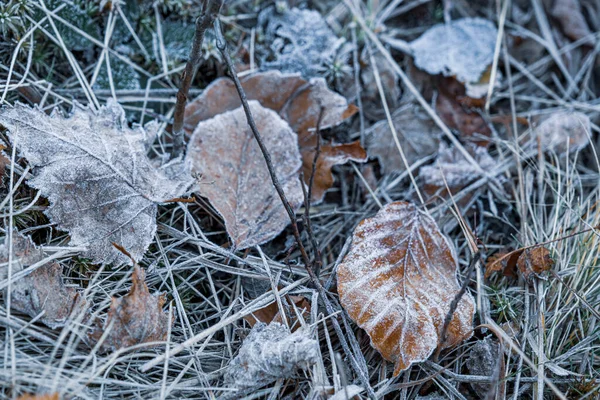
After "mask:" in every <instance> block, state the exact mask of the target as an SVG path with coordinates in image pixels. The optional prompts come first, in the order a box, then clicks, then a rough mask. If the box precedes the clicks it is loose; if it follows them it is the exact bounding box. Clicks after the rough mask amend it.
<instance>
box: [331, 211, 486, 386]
mask: <svg viewBox="0 0 600 400" xmlns="http://www.w3.org/2000/svg"><path fill="white" fill-rule="evenodd" d="M457 266H458V265H457V261H456V256H455V255H454V250H453V248H452V246H451V244H450V242H449V241H448V239H447V238H446V237H445V236H444V235H443V234H442V233H441V232H440V231H439V228H438V227H437V225H436V223H435V221H433V219H432V218H431V217H430V216H429V215H427V214H426V213H424V212H423V211H420V210H418V209H417V208H416V207H415V206H414V205H412V204H410V203H405V202H396V203H390V204H388V205H386V206H385V207H384V208H382V209H381V210H380V211H379V212H378V213H377V214H376V215H375V216H374V217H373V218H368V219H365V220H363V221H362V222H361V223H360V224H359V225H358V226H357V227H356V229H355V230H354V234H353V236H352V246H351V248H350V251H349V252H348V254H347V255H346V256H345V257H344V259H343V261H342V263H341V264H340V265H339V267H338V271H337V274H338V293H339V294H340V301H341V303H342V305H343V306H344V308H345V309H346V311H348V314H349V315H350V317H351V318H352V319H353V320H354V321H356V323H357V324H358V325H359V326H360V327H361V328H363V329H364V330H365V331H366V332H367V333H368V334H369V337H370V338H371V344H372V345H373V347H375V348H376V349H377V350H379V352H380V353H381V354H382V356H383V357H384V358H385V359H387V360H389V361H392V362H394V363H395V369H394V375H398V374H399V373H400V372H402V371H404V370H406V369H407V368H408V367H410V366H411V365H412V364H413V363H415V362H420V361H424V360H426V359H427V358H428V357H429V356H430V355H431V354H432V353H433V351H434V350H435V349H436V348H437V347H438V346H444V347H452V346H455V345H457V344H458V343H460V342H461V341H463V340H464V339H466V338H468V337H470V336H471V334H472V322H473V313H474V309H475V305H474V302H473V299H472V297H471V296H470V295H469V294H465V296H464V297H463V298H462V299H461V301H460V302H459V303H458V307H457V308H456V311H455V313H454V314H453V317H452V320H451V323H450V326H449V328H448V339H447V340H446V341H445V342H444V343H441V338H440V335H441V331H442V329H443V325H444V319H445V317H446V314H447V313H448V312H449V310H450V303H451V302H452V300H453V299H454V297H455V295H456V294H457V293H458V291H459V289H460V287H459V285H458V281H457V279H456V270H457Z"/></svg>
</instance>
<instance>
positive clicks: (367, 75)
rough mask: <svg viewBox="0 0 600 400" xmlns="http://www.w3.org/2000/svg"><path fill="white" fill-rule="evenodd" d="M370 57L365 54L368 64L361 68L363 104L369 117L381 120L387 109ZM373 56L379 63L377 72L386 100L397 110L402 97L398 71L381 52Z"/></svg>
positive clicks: (364, 110) (389, 105) (391, 107)
mask: <svg viewBox="0 0 600 400" xmlns="http://www.w3.org/2000/svg"><path fill="white" fill-rule="evenodd" d="M365 51H366V49H365ZM369 58H370V57H364V56H363V59H364V60H365V62H366V63H367V65H366V66H365V67H364V68H361V71H360V78H361V81H362V90H361V97H362V106H363V112H364V114H365V115H366V116H367V118H370V119H373V120H379V119H383V118H385V110H384V109H383V107H382V105H381V95H380V94H379V89H378V88H377V82H376V81H375V75H374V74H375V68H374V66H373V65H372V64H371V62H370V59H369ZM373 58H374V59H375V63H376V64H377V65H376V67H377V73H378V74H379V79H381V86H383V93H384V95H385V101H386V102H387V105H388V107H389V108H390V109H391V110H395V109H396V108H397V106H398V99H399V98H400V86H398V77H397V75H396V72H395V71H394V69H393V68H392V66H391V65H390V63H389V62H388V61H387V60H386V59H385V57H384V56H382V55H381V53H379V52H378V53H377V54H375V55H374V57H373Z"/></svg>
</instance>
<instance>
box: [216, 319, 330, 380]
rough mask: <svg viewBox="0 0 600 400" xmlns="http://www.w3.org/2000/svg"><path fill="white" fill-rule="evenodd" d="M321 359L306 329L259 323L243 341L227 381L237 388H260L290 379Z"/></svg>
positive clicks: (274, 323) (229, 369)
mask: <svg viewBox="0 0 600 400" xmlns="http://www.w3.org/2000/svg"><path fill="white" fill-rule="evenodd" d="M318 358H319V346H318V342H317V341H316V340H315V339H312V338H311V337H310V334H309V332H308V331H307V330H305V329H299V330H297V331H296V332H294V333H290V331H289V329H288V328H287V327H286V326H285V325H283V324H280V323H278V322H272V323H270V324H269V325H267V324H265V323H263V322H259V323H257V324H256V325H254V327H253V328H252V330H251V331H250V334H249V335H248V336H247V337H246V339H245V340H244V342H243V344H242V347H241V348H240V350H239V353H238V355H237V356H235V358H234V359H233V360H232V361H231V362H230V363H229V365H228V366H227V369H226V371H225V383H226V384H227V385H228V386H235V387H238V388H249V387H259V386H263V385H266V384H269V383H271V382H274V381H276V380H277V379H280V378H290V377H292V376H293V374H294V373H295V372H296V371H297V370H299V369H307V368H310V367H311V366H312V365H314V364H315V363H316V362H317V360H318Z"/></svg>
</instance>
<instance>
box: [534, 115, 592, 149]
mask: <svg viewBox="0 0 600 400" xmlns="http://www.w3.org/2000/svg"><path fill="white" fill-rule="evenodd" d="M591 129H592V126H591V121H590V117H588V116H587V115H585V114H584V113H581V112H577V111H575V112H569V111H559V112H556V113H554V114H552V115H550V116H549V117H548V118H546V119H544V120H543V121H542V122H541V123H540V124H539V125H538V126H537V127H536V128H535V130H534V133H535V134H536V135H537V136H538V137H539V138H540V142H541V145H542V149H543V150H544V151H552V152H555V153H557V154H559V155H564V154H567V152H569V153H575V152H577V151H579V150H581V149H583V148H584V147H586V146H587V145H588V143H589V142H590V136H591V132H592V131H591Z"/></svg>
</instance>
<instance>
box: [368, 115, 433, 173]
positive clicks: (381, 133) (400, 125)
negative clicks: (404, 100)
mask: <svg viewBox="0 0 600 400" xmlns="http://www.w3.org/2000/svg"><path fill="white" fill-rule="evenodd" d="M392 122H393V123H394V127H395V128H396V132H397V133H398V141H399V142H400V145H401V147H402V150H403V151H404V155H405V157H406V161H407V162H408V164H409V166H410V165H411V164H412V163H414V162H416V161H418V160H420V159H422V158H424V157H427V156H430V155H432V154H434V153H435V152H436V151H437V149H438V145H439V142H440V138H441V135H442V131H441V130H440V129H439V128H438V127H437V125H435V123H434V122H433V121H432V120H431V119H430V118H429V117H427V116H425V115H422V114H421V113H419V108H418V106H417V105H415V104H406V105H404V106H403V107H400V108H399V109H398V110H396V111H394V113H393V114H392ZM366 146H367V151H368V154H369V155H370V156H371V157H377V158H378V159H379V164H381V167H382V169H383V171H384V172H385V173H389V172H394V171H404V170H406V167H405V165H404V162H403V161H402V157H401V156H400V152H399V151H398V147H397V146H396V142H395V141H394V136H393V133H392V131H391V129H390V126H389V123H388V121H387V120H383V121H379V122H378V123H376V124H375V125H373V126H372V127H371V128H370V129H369V130H368V131H367V132H366Z"/></svg>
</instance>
